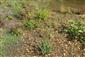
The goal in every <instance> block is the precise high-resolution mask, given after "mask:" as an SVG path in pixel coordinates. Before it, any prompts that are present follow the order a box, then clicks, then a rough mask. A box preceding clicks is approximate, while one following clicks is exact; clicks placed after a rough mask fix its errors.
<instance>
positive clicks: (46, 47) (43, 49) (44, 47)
mask: <svg viewBox="0 0 85 57" xmlns="http://www.w3.org/2000/svg"><path fill="white" fill-rule="evenodd" d="M39 51H40V53H41V54H43V55H45V54H49V53H51V51H52V48H51V47H50V44H49V42H48V41H46V40H43V41H42V42H41V43H40V45H39Z"/></svg>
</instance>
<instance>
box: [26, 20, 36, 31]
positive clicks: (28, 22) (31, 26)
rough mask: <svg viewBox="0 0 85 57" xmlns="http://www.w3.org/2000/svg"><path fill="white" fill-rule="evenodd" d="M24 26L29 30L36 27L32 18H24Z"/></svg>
mask: <svg viewBox="0 0 85 57" xmlns="http://www.w3.org/2000/svg"><path fill="white" fill-rule="evenodd" d="M24 26H25V27H27V28H28V29H30V30H32V29H35V28H37V25H36V22H35V21H34V20H26V21H25V22H24Z"/></svg>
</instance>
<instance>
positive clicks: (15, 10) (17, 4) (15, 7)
mask: <svg viewBox="0 0 85 57" xmlns="http://www.w3.org/2000/svg"><path fill="white" fill-rule="evenodd" d="M9 2H10V5H11V7H12V9H13V14H14V15H15V16H17V15H19V14H20V12H21V10H22V4H21V3H20V2H19V1H17V0H13V1H9Z"/></svg>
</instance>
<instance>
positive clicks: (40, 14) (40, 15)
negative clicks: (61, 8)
mask: <svg viewBox="0 0 85 57" xmlns="http://www.w3.org/2000/svg"><path fill="white" fill-rule="evenodd" d="M49 14H50V13H49V11H48V10H46V9H40V10H38V13H37V15H36V18H37V19H39V20H45V19H47V18H48V17H49Z"/></svg>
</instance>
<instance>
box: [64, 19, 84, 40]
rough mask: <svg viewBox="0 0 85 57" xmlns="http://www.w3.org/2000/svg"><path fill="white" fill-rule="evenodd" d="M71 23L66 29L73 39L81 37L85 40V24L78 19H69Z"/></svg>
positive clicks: (80, 38)
mask: <svg viewBox="0 0 85 57" xmlns="http://www.w3.org/2000/svg"><path fill="white" fill-rule="evenodd" d="M68 22H69V25H68V26H67V28H65V29H64V31H65V32H66V33H67V34H68V36H70V37H71V39H76V38H77V39H79V40H82V41H84V42H85V25H84V24H83V23H82V22H80V21H78V20H69V21H68Z"/></svg>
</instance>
